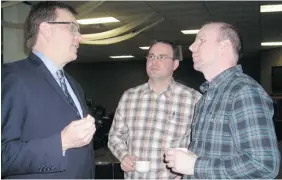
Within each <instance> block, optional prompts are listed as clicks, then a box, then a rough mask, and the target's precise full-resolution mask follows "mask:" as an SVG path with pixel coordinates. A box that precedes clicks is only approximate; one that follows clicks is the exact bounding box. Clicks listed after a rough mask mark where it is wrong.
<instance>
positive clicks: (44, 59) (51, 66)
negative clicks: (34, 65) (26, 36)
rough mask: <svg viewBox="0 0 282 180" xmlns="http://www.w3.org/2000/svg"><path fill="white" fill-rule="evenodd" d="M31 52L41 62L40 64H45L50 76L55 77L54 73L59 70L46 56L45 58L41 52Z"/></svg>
mask: <svg viewBox="0 0 282 180" xmlns="http://www.w3.org/2000/svg"><path fill="white" fill-rule="evenodd" d="M32 52H33V53H34V54H35V55H37V56H38V57H39V58H40V59H41V60H42V62H43V63H44V64H45V66H46V67H47V68H48V70H49V71H50V72H51V74H52V75H53V76H56V72H57V71H58V70H60V69H59V68H58V67H57V66H56V65H55V64H54V63H53V62H52V61H51V60H50V59H49V58H48V57H47V56H45V55H44V54H42V53H41V52H39V51H36V50H32Z"/></svg>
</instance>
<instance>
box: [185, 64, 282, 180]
mask: <svg viewBox="0 0 282 180" xmlns="http://www.w3.org/2000/svg"><path fill="white" fill-rule="evenodd" d="M200 89H201V91H202V92H203V96H202V98H201V99H200V100H199V101H198V103H197V105H196V108H195V116H194V121H193V124H192V140H191V143H190V146H189V150H190V151H193V152H194V153H196V154H197V155H198V156H199V157H198V159H197V161H196V164H195V168H194V175H193V176H192V177H186V178H192V179H195V178H197V179H198V178H199V179H209V178H211V179H219V178H224V179H227V178H231V179H236V178H243V179H247V178H275V177H276V175H277V174H278V171H279V163H280V153H279V150H278V147H277V139H276V135H275V130H274V125H273V121H272V117H273V103H272V100H271V98H270V97H269V96H268V94H267V93H266V92H265V91H264V89H263V88H262V87H261V86H260V85H259V84H258V83H257V82H256V81H255V80H253V79H252V78H251V77H249V76H247V75H246V74H244V73H243V72H242V68H241V66H240V65H237V66H235V67H232V68H229V69H227V70H225V71H224V72H222V73H221V74H219V75H218V76H216V77H215V78H214V79H213V80H212V81H211V82H210V83H209V82H205V83H204V84H203V85H202V86H201V87H200Z"/></svg>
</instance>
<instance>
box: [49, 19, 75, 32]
mask: <svg viewBox="0 0 282 180" xmlns="http://www.w3.org/2000/svg"><path fill="white" fill-rule="evenodd" d="M47 23H48V24H70V25H72V26H74V27H76V28H77V32H78V33H80V27H79V25H78V24H77V23H74V22H71V21H48V22H47ZM74 33H75V32H74Z"/></svg>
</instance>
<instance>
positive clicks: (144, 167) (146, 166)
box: [135, 161, 150, 172]
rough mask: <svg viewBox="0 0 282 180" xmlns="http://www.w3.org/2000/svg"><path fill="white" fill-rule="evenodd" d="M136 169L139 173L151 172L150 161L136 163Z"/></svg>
mask: <svg viewBox="0 0 282 180" xmlns="http://www.w3.org/2000/svg"><path fill="white" fill-rule="evenodd" d="M135 169H136V171H137V172H149V171H150V161H136V162H135Z"/></svg>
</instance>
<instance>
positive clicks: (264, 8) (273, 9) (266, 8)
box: [260, 4, 282, 13]
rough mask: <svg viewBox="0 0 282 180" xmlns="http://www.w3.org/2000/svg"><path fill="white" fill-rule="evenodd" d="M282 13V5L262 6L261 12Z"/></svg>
mask: <svg viewBox="0 0 282 180" xmlns="http://www.w3.org/2000/svg"><path fill="white" fill-rule="evenodd" d="M279 11H282V4H275V5H261V6H260V12H262V13H264V12H279Z"/></svg>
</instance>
